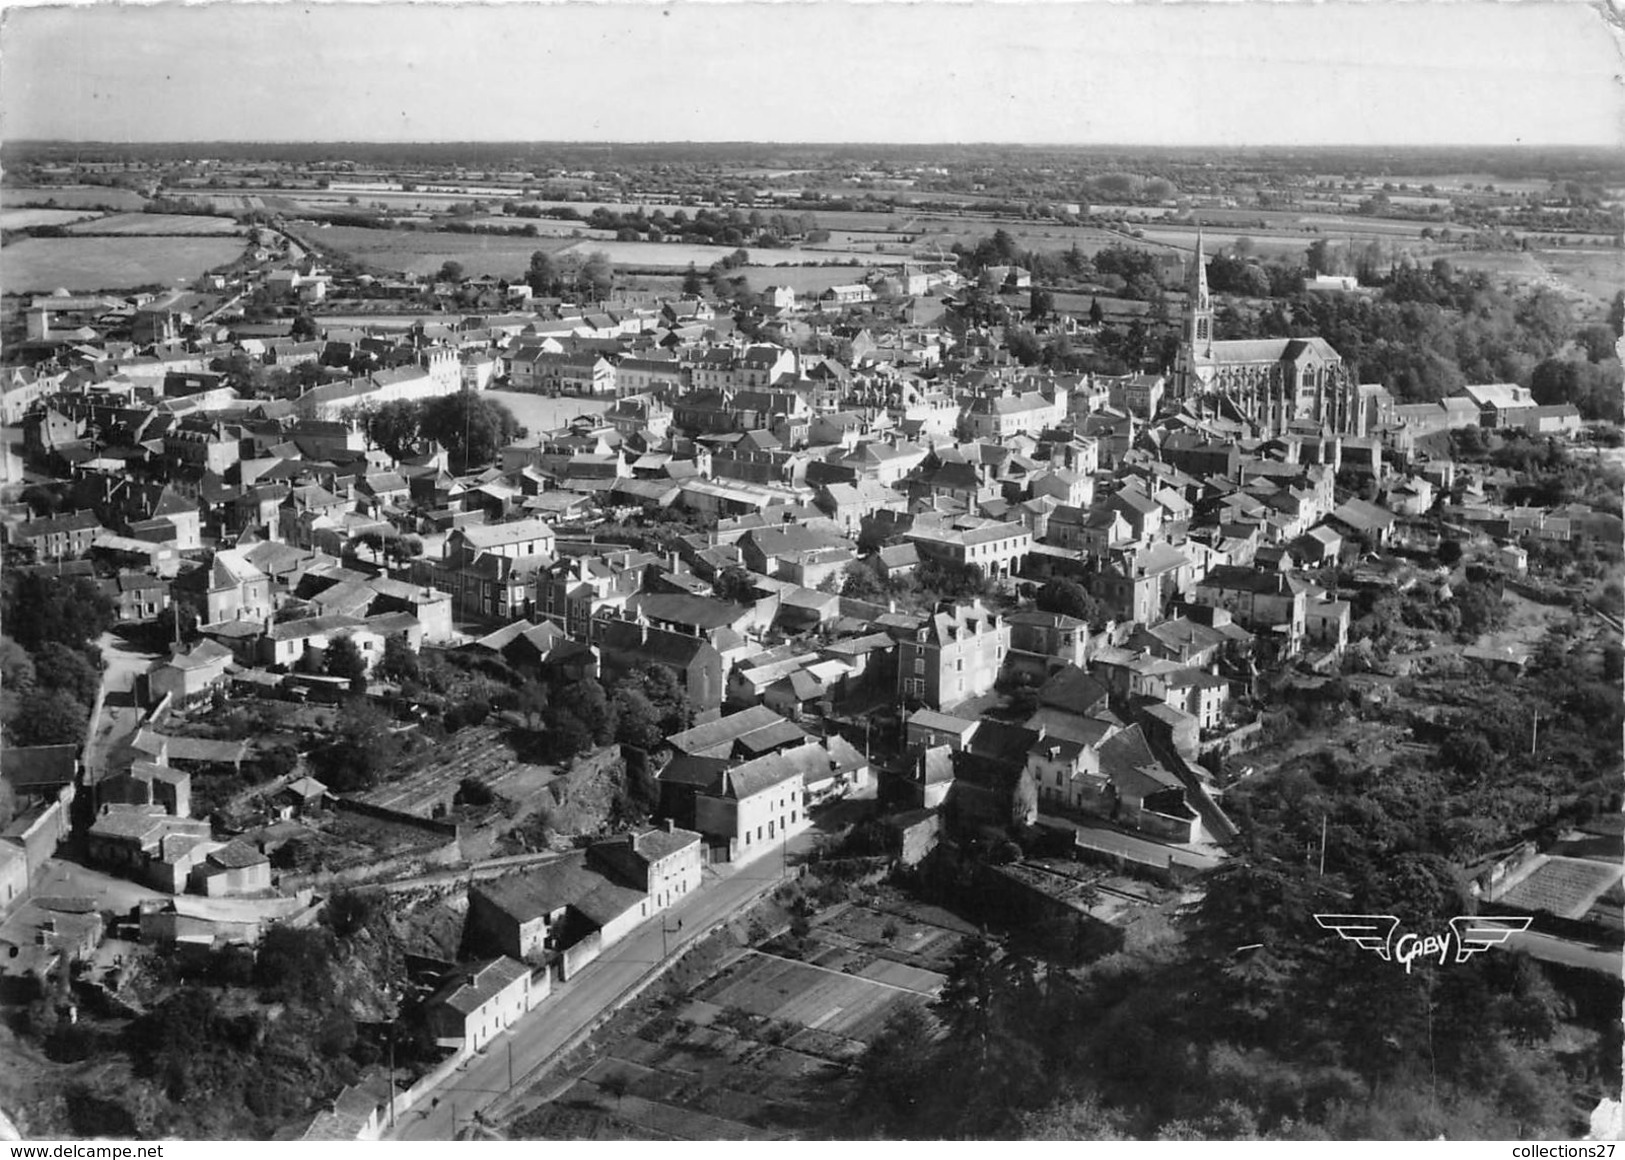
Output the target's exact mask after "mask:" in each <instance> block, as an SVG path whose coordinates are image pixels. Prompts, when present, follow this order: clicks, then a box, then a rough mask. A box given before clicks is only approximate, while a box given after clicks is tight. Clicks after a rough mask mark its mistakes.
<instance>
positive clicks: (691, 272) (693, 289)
mask: <svg viewBox="0 0 1625 1160" xmlns="http://www.w3.org/2000/svg"><path fill="white" fill-rule="evenodd" d="M683 293H684V294H686V295H688V296H689V297H692V298H698V297H699V296H700V295H701V294H703V293H705V279H704V278H701V277H700V272H699V271H698V270H696V269H695V268H694V263H693V262H690V263H689V264H688V270H687V272H686V273H684V274H683Z"/></svg>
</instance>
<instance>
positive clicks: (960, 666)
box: [954, 657, 965, 673]
mask: <svg viewBox="0 0 1625 1160" xmlns="http://www.w3.org/2000/svg"><path fill="white" fill-rule="evenodd" d="M964 671H965V658H964V657H960V658H959V659H958V660H956V661H955V662H954V672H956V673H962V672H964Z"/></svg>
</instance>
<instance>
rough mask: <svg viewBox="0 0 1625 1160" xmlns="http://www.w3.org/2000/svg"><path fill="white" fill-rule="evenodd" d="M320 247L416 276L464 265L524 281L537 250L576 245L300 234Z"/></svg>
mask: <svg viewBox="0 0 1625 1160" xmlns="http://www.w3.org/2000/svg"><path fill="white" fill-rule="evenodd" d="M298 233H299V235H300V237H301V238H303V239H304V240H308V241H310V242H311V243H313V244H314V245H315V246H316V247H317V248H318V249H332V250H338V251H340V252H342V253H345V254H348V255H349V256H350V257H351V258H353V259H355V260H356V261H357V262H360V263H361V264H362V265H364V266H371V267H374V268H376V269H381V270H399V271H403V272H405V273H410V274H434V273H436V272H437V271H439V269H440V267H441V266H443V265H444V264H445V263H447V262H461V263H462V264H463V266H464V268H465V269H466V270H467V271H468V273H469V274H471V275H476V274H491V275H495V276H498V277H502V276H507V277H510V278H514V277H518V276H519V275H520V274H522V273H524V271H525V270H526V269H527V268H528V267H529V266H530V256H531V255H532V254H534V253H535V252H536V251H537V250H545V251H547V252H549V253H557V252H559V251H560V250H563V249H566V248H567V247H568V246H570V245H571V244H572V242H571V241H570V240H569V239H560V238H523V237H519V238H515V237H504V236H493V235H489V234H453V233H445V232H441V231H429V230H371V229H364V228H361V227H359V226H329V227H327V228H325V229H319V230H310V229H304V230H300V231H298Z"/></svg>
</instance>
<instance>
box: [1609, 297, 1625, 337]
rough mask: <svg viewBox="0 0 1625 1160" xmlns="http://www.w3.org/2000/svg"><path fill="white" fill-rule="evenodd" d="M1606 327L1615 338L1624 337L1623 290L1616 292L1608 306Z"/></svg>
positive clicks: (1624, 302)
mask: <svg viewBox="0 0 1625 1160" xmlns="http://www.w3.org/2000/svg"><path fill="white" fill-rule="evenodd" d="M1608 325H1609V326H1611V327H1613V329H1614V334H1615V335H1616V336H1619V337H1625V290H1620V291H1617V292H1616V293H1615V294H1614V300H1613V301H1612V302H1610V303H1609V304H1608Z"/></svg>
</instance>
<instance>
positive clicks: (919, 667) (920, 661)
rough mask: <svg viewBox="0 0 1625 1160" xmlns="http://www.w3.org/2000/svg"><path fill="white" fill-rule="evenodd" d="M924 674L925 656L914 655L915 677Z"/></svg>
mask: <svg viewBox="0 0 1625 1160" xmlns="http://www.w3.org/2000/svg"><path fill="white" fill-rule="evenodd" d="M924 674H925V658H924V657H915V658H914V675H915V676H916V677H918V676H923V675H924Z"/></svg>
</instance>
